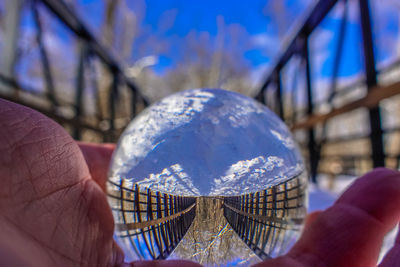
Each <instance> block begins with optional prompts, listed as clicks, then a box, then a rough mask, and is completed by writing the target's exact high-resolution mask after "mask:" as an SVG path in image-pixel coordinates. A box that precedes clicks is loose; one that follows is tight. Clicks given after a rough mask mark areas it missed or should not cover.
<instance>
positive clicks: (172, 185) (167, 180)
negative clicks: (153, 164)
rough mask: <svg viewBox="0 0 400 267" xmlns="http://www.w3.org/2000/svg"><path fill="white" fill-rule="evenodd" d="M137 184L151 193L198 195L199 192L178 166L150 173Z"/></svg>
mask: <svg viewBox="0 0 400 267" xmlns="http://www.w3.org/2000/svg"><path fill="white" fill-rule="evenodd" d="M137 184H138V185H139V186H140V187H145V188H150V189H151V190H153V191H161V192H163V193H169V194H173V195H181V196H184V195H190V196H193V195H197V196H199V195H200V192H199V190H198V189H197V188H196V187H194V185H193V183H192V179H191V178H190V177H189V175H187V173H185V172H184V171H183V168H182V167H181V165H179V164H175V165H172V166H170V167H168V168H165V169H164V170H162V172H161V173H157V174H154V173H152V174H150V175H149V177H148V178H145V179H143V180H142V181H139V182H137Z"/></svg>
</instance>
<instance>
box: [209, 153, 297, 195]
mask: <svg viewBox="0 0 400 267" xmlns="http://www.w3.org/2000/svg"><path fill="white" fill-rule="evenodd" d="M302 171H303V170H302V165H301V164H297V165H295V166H292V167H291V168H288V167H287V166H285V164H284V160H283V159H282V158H280V157H276V156H269V157H267V158H265V157H264V156H259V157H256V158H253V159H251V160H241V161H239V162H237V163H235V164H233V165H232V166H231V167H230V168H229V170H228V171H227V172H226V173H225V175H224V176H222V177H219V178H216V179H214V184H213V187H212V189H211V193H210V195H214V196H216V195H240V194H242V193H243V192H256V191H260V190H263V189H266V187H268V184H270V185H274V184H277V183H279V182H282V181H284V180H287V179H289V178H292V177H294V176H296V175H298V174H299V173H301V172H302Z"/></svg>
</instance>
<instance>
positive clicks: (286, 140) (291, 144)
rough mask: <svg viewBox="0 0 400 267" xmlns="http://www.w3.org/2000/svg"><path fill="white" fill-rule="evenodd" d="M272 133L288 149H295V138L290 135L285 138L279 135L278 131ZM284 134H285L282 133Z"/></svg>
mask: <svg viewBox="0 0 400 267" xmlns="http://www.w3.org/2000/svg"><path fill="white" fill-rule="evenodd" d="M271 133H272V134H273V135H275V136H276V138H278V140H279V141H281V142H282V144H283V145H284V146H286V147H287V148H290V149H293V148H294V141H293V138H292V137H291V136H290V135H287V136H284V135H283V134H281V133H278V132H277V131H274V130H271ZM282 133H283V132H282Z"/></svg>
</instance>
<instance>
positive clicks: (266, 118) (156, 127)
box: [111, 89, 302, 195]
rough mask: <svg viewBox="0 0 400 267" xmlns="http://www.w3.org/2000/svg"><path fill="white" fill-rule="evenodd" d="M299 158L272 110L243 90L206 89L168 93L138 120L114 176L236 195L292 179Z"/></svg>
mask: <svg viewBox="0 0 400 267" xmlns="http://www.w3.org/2000/svg"><path fill="white" fill-rule="evenodd" d="M301 164H302V162H301V158H300V155H299V153H298V151H297V150H296V148H295V146H294V145H293V141H292V140H291V135H290V133H289V131H288V130H287V128H286V127H285V126H284V125H283V123H282V122H281V121H280V120H279V119H278V118H277V117H276V116H275V115H274V114H273V113H272V112H271V111H269V110H268V109H266V108H265V107H263V106H261V105H260V104H258V103H256V102H255V101H254V100H252V99H250V98H247V97H244V96H242V95H239V94H236V93H231V92H227V91H222V90H213V89H209V90H207V89H205V90H191V91H185V92H183V93H178V94H175V95H173V96H170V97H168V98H166V99H164V100H162V101H161V102H159V103H157V104H155V105H153V106H151V107H150V108H149V109H147V110H146V111H145V112H144V113H142V114H141V115H140V116H139V117H138V118H137V119H135V120H134V121H133V122H132V123H131V124H130V125H129V126H128V128H127V130H126V131H125V133H124V135H123V137H122V138H121V140H120V143H119V147H118V149H117V151H116V153H115V156H114V160H113V165H112V168H111V176H112V177H114V178H116V179H118V177H122V178H128V179H129V180H131V182H132V183H135V182H140V183H141V184H144V185H146V186H150V187H151V188H157V190H160V191H164V192H169V193H171V192H175V193H177V194H178V193H179V194H184V195H186V194H189V195H210V194H211V195H234V194H242V193H245V192H255V191H259V190H262V189H265V188H266V187H268V186H269V185H271V184H275V183H277V182H278V181H282V179H283V180H284V179H287V178H290V177H293V176H295V175H296V174H298V173H299V172H300V171H301V170H302V165H301ZM277 179H278V180H277Z"/></svg>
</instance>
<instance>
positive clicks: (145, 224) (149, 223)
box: [115, 203, 196, 231]
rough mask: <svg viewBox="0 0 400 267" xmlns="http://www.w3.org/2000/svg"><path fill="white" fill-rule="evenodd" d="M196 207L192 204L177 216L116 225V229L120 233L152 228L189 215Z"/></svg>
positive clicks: (176, 214)
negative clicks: (186, 214)
mask: <svg viewBox="0 0 400 267" xmlns="http://www.w3.org/2000/svg"><path fill="white" fill-rule="evenodd" d="M195 206H196V203H194V204H192V205H191V206H190V207H188V208H187V209H185V210H183V211H180V212H177V213H175V214H172V215H170V216H167V217H163V218H158V219H155V220H151V221H144V222H134V223H127V224H123V223H118V224H116V225H115V228H116V229H117V230H118V231H128V230H136V229H143V228H146V227H150V226H155V225H158V224H161V223H164V222H167V221H170V220H173V219H175V218H177V217H179V216H182V215H183V214H185V213H188V212H189V211H191V210H192V209H193V208H194V207H195Z"/></svg>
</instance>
